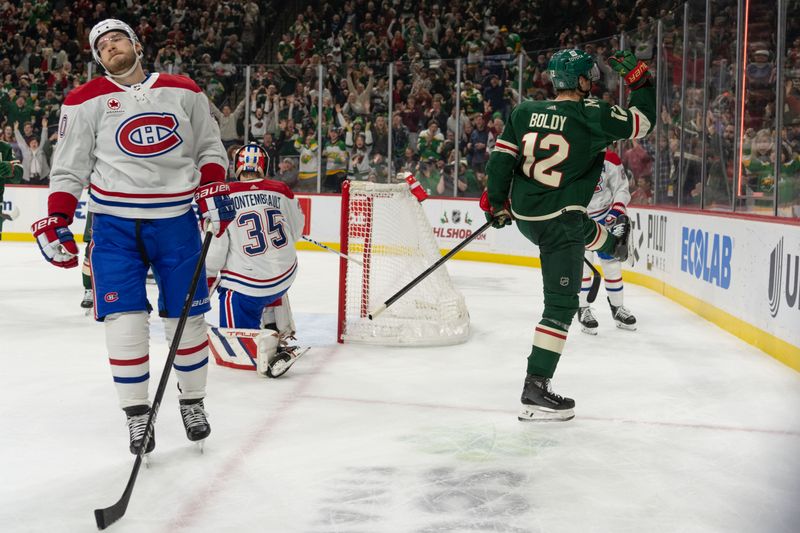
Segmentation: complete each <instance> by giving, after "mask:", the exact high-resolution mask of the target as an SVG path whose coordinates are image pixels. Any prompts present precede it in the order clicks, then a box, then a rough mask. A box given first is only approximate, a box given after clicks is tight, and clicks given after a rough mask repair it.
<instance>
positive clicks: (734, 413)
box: [0, 242, 800, 533]
mask: <svg viewBox="0 0 800 533" xmlns="http://www.w3.org/2000/svg"><path fill="white" fill-rule="evenodd" d="M300 264H301V269H300V273H299V276H298V279H297V281H296V283H295V285H294V287H293V288H292V292H291V297H292V306H293V308H294V311H295V315H296V321H297V326H298V331H299V333H298V337H299V340H300V342H301V344H304V345H311V346H312V349H311V351H310V352H309V353H308V354H307V355H306V356H305V357H304V358H303V359H301V360H300V361H299V362H298V363H297V364H296V365H295V366H294V368H292V370H291V371H290V372H289V373H288V374H286V376H284V377H283V378H281V379H279V380H265V379H259V378H257V377H256V376H255V374H253V373H249V372H243V371H236V370H230V369H226V368H221V367H218V366H215V365H213V364H212V365H211V368H210V373H209V392H208V398H207V402H206V405H207V408H208V411H209V412H210V415H211V419H210V420H211V423H212V428H213V431H212V434H211V437H210V438H209V439H208V441H207V444H206V446H205V454H203V455H200V454H199V453H198V451H197V450H196V448H195V447H194V446H193V445H191V444H190V443H189V442H188V441H187V440H186V437H185V435H184V432H183V428H182V425H181V422H180V419H179V416H178V409H177V401H176V398H175V393H176V390H175V384H174V377H173V378H171V381H170V385H169V387H168V391H167V394H166V397H165V400H164V404H163V406H162V409H161V411H160V414H159V418H158V424H157V428H156V440H157V446H156V451H155V452H154V453H153V454H152V456H151V465H150V468H148V469H142V471H141V473H140V475H139V480H138V483H137V485H136V488H135V490H134V492H133V498H132V500H131V504H130V507H129V508H128V511H127V514H126V516H125V517H124V518H123V519H122V520H121V521H120V522H118V523H117V524H115V525H114V526H112V527H111V529H110V531H114V532H120V533H123V532H177V531H187V532H228V531H231V532H233V531H235V532H251V531H258V532H261V531H264V532H266V531H269V532H304V533H333V532H338V533H357V532H359V533H373V532H390V533H395V532H397V533H404V532H409V533H411V532H415V533H434V532H437V533H439V532H459V533H461V532H476V531H480V532H538V531H541V532H547V533H558V532H614V533H620V532H637V533H638V532H673V531H674V532H701V531H719V532H723V531H725V532H729V531H736V532H759V533H761V532H770V533H771V532H796V531H798V530H800V375H799V374H797V373H796V372H794V371H793V370H791V369H789V368H788V367H785V366H782V365H781V364H780V363H778V362H776V361H775V360H773V359H771V358H770V357H768V356H766V355H765V354H763V353H761V352H759V351H758V350H756V349H755V348H753V347H751V346H749V345H747V344H744V343H743V342H741V341H739V340H738V339H736V338H734V337H732V336H730V335H728V334H727V333H725V332H723V331H722V330H720V329H718V328H716V327H715V326H713V325H712V324H710V323H708V322H706V321H704V320H702V319H700V318H698V317H697V316H696V315H694V314H692V313H690V312H689V311H687V310H685V309H683V308H682V307H679V306H678V305H676V304H674V303H672V302H671V301H669V300H666V299H664V298H662V297H660V296H658V295H656V294H655V293H652V292H650V291H648V290H647V289H643V288H640V287H636V286H630V285H629V286H628V287H626V305H627V306H628V307H630V309H631V310H633V311H634V312H635V313H636V315H637V317H638V319H639V321H640V328H639V331H637V332H633V333H632V332H627V331H622V330H617V329H616V328H614V327H613V324H612V323H611V319H610V318H611V317H610V314H609V312H608V309H607V307H606V306H605V305H604V304H603V303H601V304H600V305H596V309H597V310H598V316H599V318H600V320H601V325H600V334H599V335H598V336H597V337H589V336H587V335H583V334H582V333H580V331H579V328H577V327H576V326H574V325H573V328H572V331H571V334H570V339H569V341H568V342H567V346H566V352H565V354H564V356H563V358H562V360H561V364H560V366H559V368H558V372H557V374H556V379H555V380H554V388H555V390H556V392H559V393H562V394H566V395H569V396H572V397H574V398H575V399H576V402H577V407H576V414H577V416H576V418H575V420H573V421H572V422H568V423H564V424H551V425H538V424H530V423H528V424H526V423H522V422H518V421H517V419H516V415H517V411H518V407H519V403H518V402H519V394H520V391H521V387H522V382H523V379H524V375H525V358H526V356H527V355H528V353H529V350H530V343H531V339H532V333H533V327H534V324H535V323H536V321H537V320H538V318H539V314H540V312H541V276H540V272H539V271H538V270H535V269H528V268H522V267H511V266H500V265H492V264H481V263H468V262H459V261H453V262H451V263H449V264H448V266H449V269H450V272H451V275H452V277H453V279H454V281H455V284H456V285H457V286H458V287H459V289H460V290H461V291H463V293H464V295H465V297H466V299H467V304H468V306H469V310H470V313H471V315H472V329H473V332H472V336H471V338H470V340H469V342H467V343H466V344H462V345H459V346H452V347H444V348H435V349H431V348H428V349H425V348H404V349H392V348H375V347H362V346H351V345H337V344H336V343H335V342H334V337H335V307H336V283H337V258H336V257H335V256H333V255H330V254H326V253H313V252H306V253H302V254H301V257H300ZM151 289H154V288H153V287H151ZM82 292H83V291H82V288H81V280H80V270H79V269H74V270H69V271H65V270H59V269H56V268H53V267H50V266H49V265H46V264H45V262H44V261H43V260H42V258H41V256H40V254H39V253H38V251H37V250H36V249H35V246H34V245H33V244H31V243H8V242H3V243H0V298H1V300H0V301H2V309H3V318H2V320H0V357H2V369H0V422H2V424H1V425H0V531H2V532H28V531H31V532H34V531H35V532H84V531H85V532H90V531H95V525H94V518H93V515H92V510H93V509H95V508H97V507H105V506H108V505H111V504H112V503H113V502H115V501H116V500H117V498H118V497H119V495H120V494H121V492H122V490H123V488H124V486H125V483H126V481H127V478H128V475H129V472H130V468H131V465H132V462H133V459H132V456H131V455H130V454H129V452H128V450H127V430H126V428H125V423H124V417H123V414H122V412H121V411H120V410H119V408H118V407H117V402H116V395H115V392H114V387H113V384H112V382H111V377H110V370H109V366H108V363H107V358H106V355H105V347H104V346H105V345H104V338H103V333H104V332H103V327H102V326H101V325H99V324H97V323H94V322H93V321H92V320H91V319H90V318H88V317H85V316H84V315H83V312H82V310H81V309H80V308H79V306H78V303H79V301H80V299H81V296H82ZM154 296H155V293H153V300H152V301H153V302H154V301H155V297H154ZM598 300H603V301H604V294H603V292H602V290H601V295H600V298H598ZM151 328H152V344H151V349H150V354H151V361H152V366H151V374H152V375H153V376H154V379H152V380H151V387H150V389H151V395H152V393H153V391H154V390H155V385H156V383H157V377H158V375H159V374H160V372H161V368H162V366H163V361H164V357H165V356H166V353H167V351H168V348H167V346H166V343H165V342H164V340H163V327H162V325H161V322H160V319H158V318H157V317H155V316H154V317H153V318H152V319H151Z"/></svg>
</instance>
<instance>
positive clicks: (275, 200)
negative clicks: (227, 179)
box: [231, 192, 281, 210]
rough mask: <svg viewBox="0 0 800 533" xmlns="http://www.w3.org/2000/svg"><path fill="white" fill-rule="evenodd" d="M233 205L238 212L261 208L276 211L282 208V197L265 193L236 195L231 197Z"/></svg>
mask: <svg viewBox="0 0 800 533" xmlns="http://www.w3.org/2000/svg"><path fill="white" fill-rule="evenodd" d="M231 199H232V200H233V205H234V207H236V209H237V210H239V209H243V208H245V207H253V206H261V205H265V206H267V207H274V208H275V209H280V208H281V197H280V196H275V195H274V194H266V193H263V192H256V193H238V194H236V193H234V194H233V195H231Z"/></svg>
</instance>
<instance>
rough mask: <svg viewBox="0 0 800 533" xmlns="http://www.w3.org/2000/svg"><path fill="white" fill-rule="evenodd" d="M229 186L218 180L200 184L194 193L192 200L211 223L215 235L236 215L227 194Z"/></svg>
mask: <svg viewBox="0 0 800 533" xmlns="http://www.w3.org/2000/svg"><path fill="white" fill-rule="evenodd" d="M230 191H231V188H230V187H229V186H228V184H227V183H221V182H218V181H215V182H212V183H207V184H205V185H201V186H199V187H198V188H197V190H196V191H195V193H194V201H195V202H197V205H198V207H199V208H200V214H201V215H202V217H203V218H204V219H205V220H206V221H208V223H210V224H211V228H212V231H213V232H214V236H215V237H219V236H220V235H222V234H223V233H225V230H226V229H227V227H228V224H230V223H231V222H232V221H233V219H234V218H235V217H236V208H235V207H234V206H233V200H231V197H230V196H229V195H228V193H230Z"/></svg>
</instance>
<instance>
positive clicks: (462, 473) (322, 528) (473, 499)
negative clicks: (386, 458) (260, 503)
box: [307, 466, 533, 533]
mask: <svg viewBox="0 0 800 533" xmlns="http://www.w3.org/2000/svg"><path fill="white" fill-rule="evenodd" d="M527 486H528V479H527V477H526V476H525V475H524V474H522V473H519V472H515V471H513V470H510V469H501V468H498V469H491V468H489V469H483V468H482V469H479V470H476V469H474V468H472V467H469V468H462V467H457V466H442V467H438V466H435V467H429V468H416V469H410V468H402V469H401V468H398V467H394V466H391V467H372V468H348V469H347V470H346V472H345V474H344V475H343V476H341V477H338V478H335V479H333V480H331V482H330V486H329V488H328V495H326V496H324V497H323V498H322V499H321V501H320V502H319V505H318V506H316V508H317V511H316V519H315V520H314V522H316V524H315V526H314V527H313V528H312V529H311V530H309V531H308V532H307V533H334V532H335V533H378V532H391V533H402V532H409V533H457V532H475V531H482V532H498V533H499V532H506V533H528V532H531V531H533V530H532V529H529V528H526V527H524V526H523V525H520V524H524V523H525V522H526V520H525V516H524V515H526V514H527V513H528V512H529V511H530V510H531V508H532V505H531V503H530V502H529V501H528V499H527V496H526V494H527V492H529V491H526V487H527ZM398 513H399V515H400V516H402V517H404V519H402V520H400V521H398V520H397V518H398Z"/></svg>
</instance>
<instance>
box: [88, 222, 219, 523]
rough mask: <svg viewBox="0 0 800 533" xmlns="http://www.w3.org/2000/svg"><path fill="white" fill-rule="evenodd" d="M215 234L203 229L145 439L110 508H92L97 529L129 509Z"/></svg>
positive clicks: (115, 519)
mask: <svg viewBox="0 0 800 533" xmlns="http://www.w3.org/2000/svg"><path fill="white" fill-rule="evenodd" d="M212 238H214V234H213V232H211V231H206V236H205V239H204V240H203V248H202V250H201V251H200V258H199V259H198V260H197V266H195V268H194V275H193V276H192V281H191V283H190V284H189V292H188V293H187V294H186V301H185V302H184V303H183V309H182V310H181V316H180V318H179V319H178V326H177V327H176V328H175V335H174V336H173V337H172V345H171V346H170V347H169V355H167V361H166V363H164V371H163V372H161V380H159V382H158V389H156V395H155V397H154V398H153V406H152V407H151V408H150V415H149V416H148V417H147V425H146V426H145V432H144V439H142V444H141V446H140V447H139V453H137V454H136V460H135V461H134V462H133V470H132V471H131V477H130V478H129V479H128V484H127V485H126V486H125V491H124V492H123V493H122V497H120V499H119V501H117V503H115V504H114V505H112V506H111V507H106V508H105V509H95V510H94V518H95V521H96V522H97V528H98V529H105V528H107V527H108V526H110V525H111V524H113V523H114V522H116V521H117V520H119V519H120V518H122V517H123V516H124V515H125V511H126V510H127V509H128V502H129V501H130V499H131V494H132V493H133V486H134V484H136V476H137V475H138V474H139V468H140V467H141V466H142V458H143V457H144V453H145V452H144V451H145V450H146V449H147V444H148V442H150V437H151V436H152V429H153V425H154V424H155V420H156V414H157V413H158V408H159V407H160V406H161V399H162V398H163V397H164V390H165V389H166V388H167V381H168V380H169V374H170V371H171V370H172V363H173V362H174V361H175V354H177V353H178V345H179V344H180V341H181V337H182V336H183V328H184V326H186V320H187V319H188V318H189V311H190V310H191V309H192V299H193V297H194V293H195V290H197V282H198V281H199V279H200V274H201V273H202V272H203V266H204V264H205V262H206V255H208V248H209V247H210V246H211V239H212Z"/></svg>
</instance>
